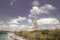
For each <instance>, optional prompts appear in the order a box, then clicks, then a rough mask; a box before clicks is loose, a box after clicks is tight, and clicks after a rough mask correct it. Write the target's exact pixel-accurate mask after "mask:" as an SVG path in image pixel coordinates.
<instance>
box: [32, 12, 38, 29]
mask: <svg viewBox="0 0 60 40" xmlns="http://www.w3.org/2000/svg"><path fill="white" fill-rule="evenodd" d="M33 30H38V26H37V16H36V13H34V15H33Z"/></svg>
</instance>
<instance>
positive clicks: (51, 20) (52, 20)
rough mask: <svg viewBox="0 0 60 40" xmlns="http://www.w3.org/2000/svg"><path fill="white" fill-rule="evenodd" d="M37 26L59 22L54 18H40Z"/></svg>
mask: <svg viewBox="0 0 60 40" xmlns="http://www.w3.org/2000/svg"><path fill="white" fill-rule="evenodd" d="M37 23H38V25H41V24H59V20H58V19H56V18H42V19H38V20H37Z"/></svg>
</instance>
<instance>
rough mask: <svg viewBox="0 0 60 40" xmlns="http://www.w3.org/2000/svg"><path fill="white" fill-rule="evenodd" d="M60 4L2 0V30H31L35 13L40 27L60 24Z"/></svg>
mask: <svg viewBox="0 0 60 40" xmlns="http://www.w3.org/2000/svg"><path fill="white" fill-rule="evenodd" d="M59 4H60V0H0V29H1V28H2V29H4V28H6V27H8V28H9V27H14V28H15V27H18V28H20V29H22V28H31V27H30V26H32V24H33V21H32V20H33V14H34V13H36V15H37V24H38V25H41V24H59V23H60V5H59ZM19 26H20V27H19ZM24 26H25V27H24ZM27 26H29V27H27ZM44 28H45V27H44Z"/></svg>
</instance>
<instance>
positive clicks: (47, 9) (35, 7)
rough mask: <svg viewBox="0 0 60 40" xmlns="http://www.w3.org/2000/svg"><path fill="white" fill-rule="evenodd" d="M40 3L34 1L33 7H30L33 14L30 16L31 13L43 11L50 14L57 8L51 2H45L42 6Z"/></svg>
mask: <svg viewBox="0 0 60 40" xmlns="http://www.w3.org/2000/svg"><path fill="white" fill-rule="evenodd" d="M38 5H39V2H38V1H33V6H32V9H30V13H31V14H29V17H31V15H33V14H37V15H38V14H41V13H44V14H49V13H50V12H51V11H52V10H55V9H57V8H56V7H55V6H53V5H51V4H45V5H43V6H41V7H39V6H38Z"/></svg>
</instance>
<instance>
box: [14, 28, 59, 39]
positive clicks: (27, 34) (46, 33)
mask: <svg viewBox="0 0 60 40" xmlns="http://www.w3.org/2000/svg"><path fill="white" fill-rule="evenodd" d="M15 34H16V35H18V36H21V37H23V38H28V39H29V40H60V30H59V29H57V30H35V31H21V32H15Z"/></svg>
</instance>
